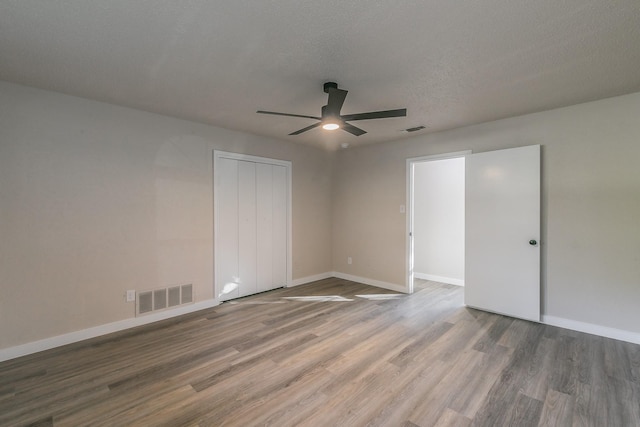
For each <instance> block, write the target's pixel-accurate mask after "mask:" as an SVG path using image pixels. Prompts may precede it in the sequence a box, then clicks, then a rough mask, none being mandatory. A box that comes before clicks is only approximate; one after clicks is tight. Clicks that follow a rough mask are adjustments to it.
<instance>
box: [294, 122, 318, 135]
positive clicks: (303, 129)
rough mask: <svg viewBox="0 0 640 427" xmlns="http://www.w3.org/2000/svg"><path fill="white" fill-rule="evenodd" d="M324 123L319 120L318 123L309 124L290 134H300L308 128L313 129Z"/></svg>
mask: <svg viewBox="0 0 640 427" xmlns="http://www.w3.org/2000/svg"><path fill="white" fill-rule="evenodd" d="M321 124H322V123H321V122H318V123H314V124H312V125H311V126H307V127H306V128H302V129H300V130H297V131H295V132H291V133H290V134H289V135H300V134H301V133H302V132H306V131H308V130H311V129H313V128H317V127H318V126H320V125H321Z"/></svg>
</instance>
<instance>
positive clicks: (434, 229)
mask: <svg viewBox="0 0 640 427" xmlns="http://www.w3.org/2000/svg"><path fill="white" fill-rule="evenodd" d="M413 180H414V190H413V197H414V203H413V212H414V216H413V245H414V268H413V270H414V274H415V276H416V277H417V278H420V279H428V280H434V281H438V282H443V283H450V284H453V285H464V157H459V158H454V159H442V160H430V161H424V162H419V163H416V164H415V166H414V176H413Z"/></svg>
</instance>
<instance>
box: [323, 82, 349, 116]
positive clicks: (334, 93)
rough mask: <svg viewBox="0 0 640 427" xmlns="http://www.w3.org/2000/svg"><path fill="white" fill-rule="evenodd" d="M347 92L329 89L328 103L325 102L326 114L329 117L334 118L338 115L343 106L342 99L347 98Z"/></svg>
mask: <svg viewBox="0 0 640 427" xmlns="http://www.w3.org/2000/svg"><path fill="white" fill-rule="evenodd" d="M348 92H349V91H347V90H343V89H338V88H329V101H328V102H327V113H328V114H329V115H331V116H336V117H337V116H339V115H340V110H341V109H342V104H344V99H345V98H346V97H347V93H348Z"/></svg>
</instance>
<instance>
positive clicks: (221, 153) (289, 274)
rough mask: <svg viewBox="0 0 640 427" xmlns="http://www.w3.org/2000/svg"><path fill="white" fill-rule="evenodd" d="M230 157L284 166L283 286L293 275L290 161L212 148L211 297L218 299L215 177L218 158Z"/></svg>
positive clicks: (217, 207) (216, 187) (288, 284)
mask: <svg viewBox="0 0 640 427" xmlns="http://www.w3.org/2000/svg"><path fill="white" fill-rule="evenodd" d="M223 158H224V159H230V160H239V161H247V162H253V163H263V164H268V165H275V166H283V167H284V168H285V171H286V174H287V178H286V182H287V209H286V212H287V228H286V229H287V238H286V243H287V255H286V262H287V278H286V283H285V287H289V286H290V285H291V281H292V276H293V269H292V266H293V264H292V250H291V248H292V216H291V213H292V203H291V194H292V193H291V189H292V184H291V182H292V174H291V172H292V162H291V161H289V160H279V159H272V158H269V157H259V156H252V155H249V154H241V153H233V152H230V151H222V150H213V174H212V176H213V299H215V300H218V293H219V292H220V290H221V289H218V287H219V286H218V284H217V276H216V275H217V268H216V267H217V265H218V254H219V253H220V251H218V245H219V242H218V229H219V224H218V218H219V215H218V209H219V203H218V194H219V192H218V191H217V189H218V186H219V182H220V180H219V179H217V178H218V175H217V173H218V170H219V168H218V167H217V166H218V161H219V160H220V159H223Z"/></svg>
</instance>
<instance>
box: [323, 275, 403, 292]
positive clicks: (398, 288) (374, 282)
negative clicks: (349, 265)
mask: <svg viewBox="0 0 640 427" xmlns="http://www.w3.org/2000/svg"><path fill="white" fill-rule="evenodd" d="M331 275H332V276H333V277H337V278H338V279H344V280H351V281H352V282H358V283H364V284H365V285H370V286H376V287H378V288H383V289H389V290H390V291H396V292H402V293H405V294H406V293H407V288H406V287H404V286H401V285H396V284H395V283H389V282H383V281H381V280H375V279H369V278H367V277H360V276H353V275H351V274H346V273H340V272H337V271H334V272H333V273H331Z"/></svg>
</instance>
